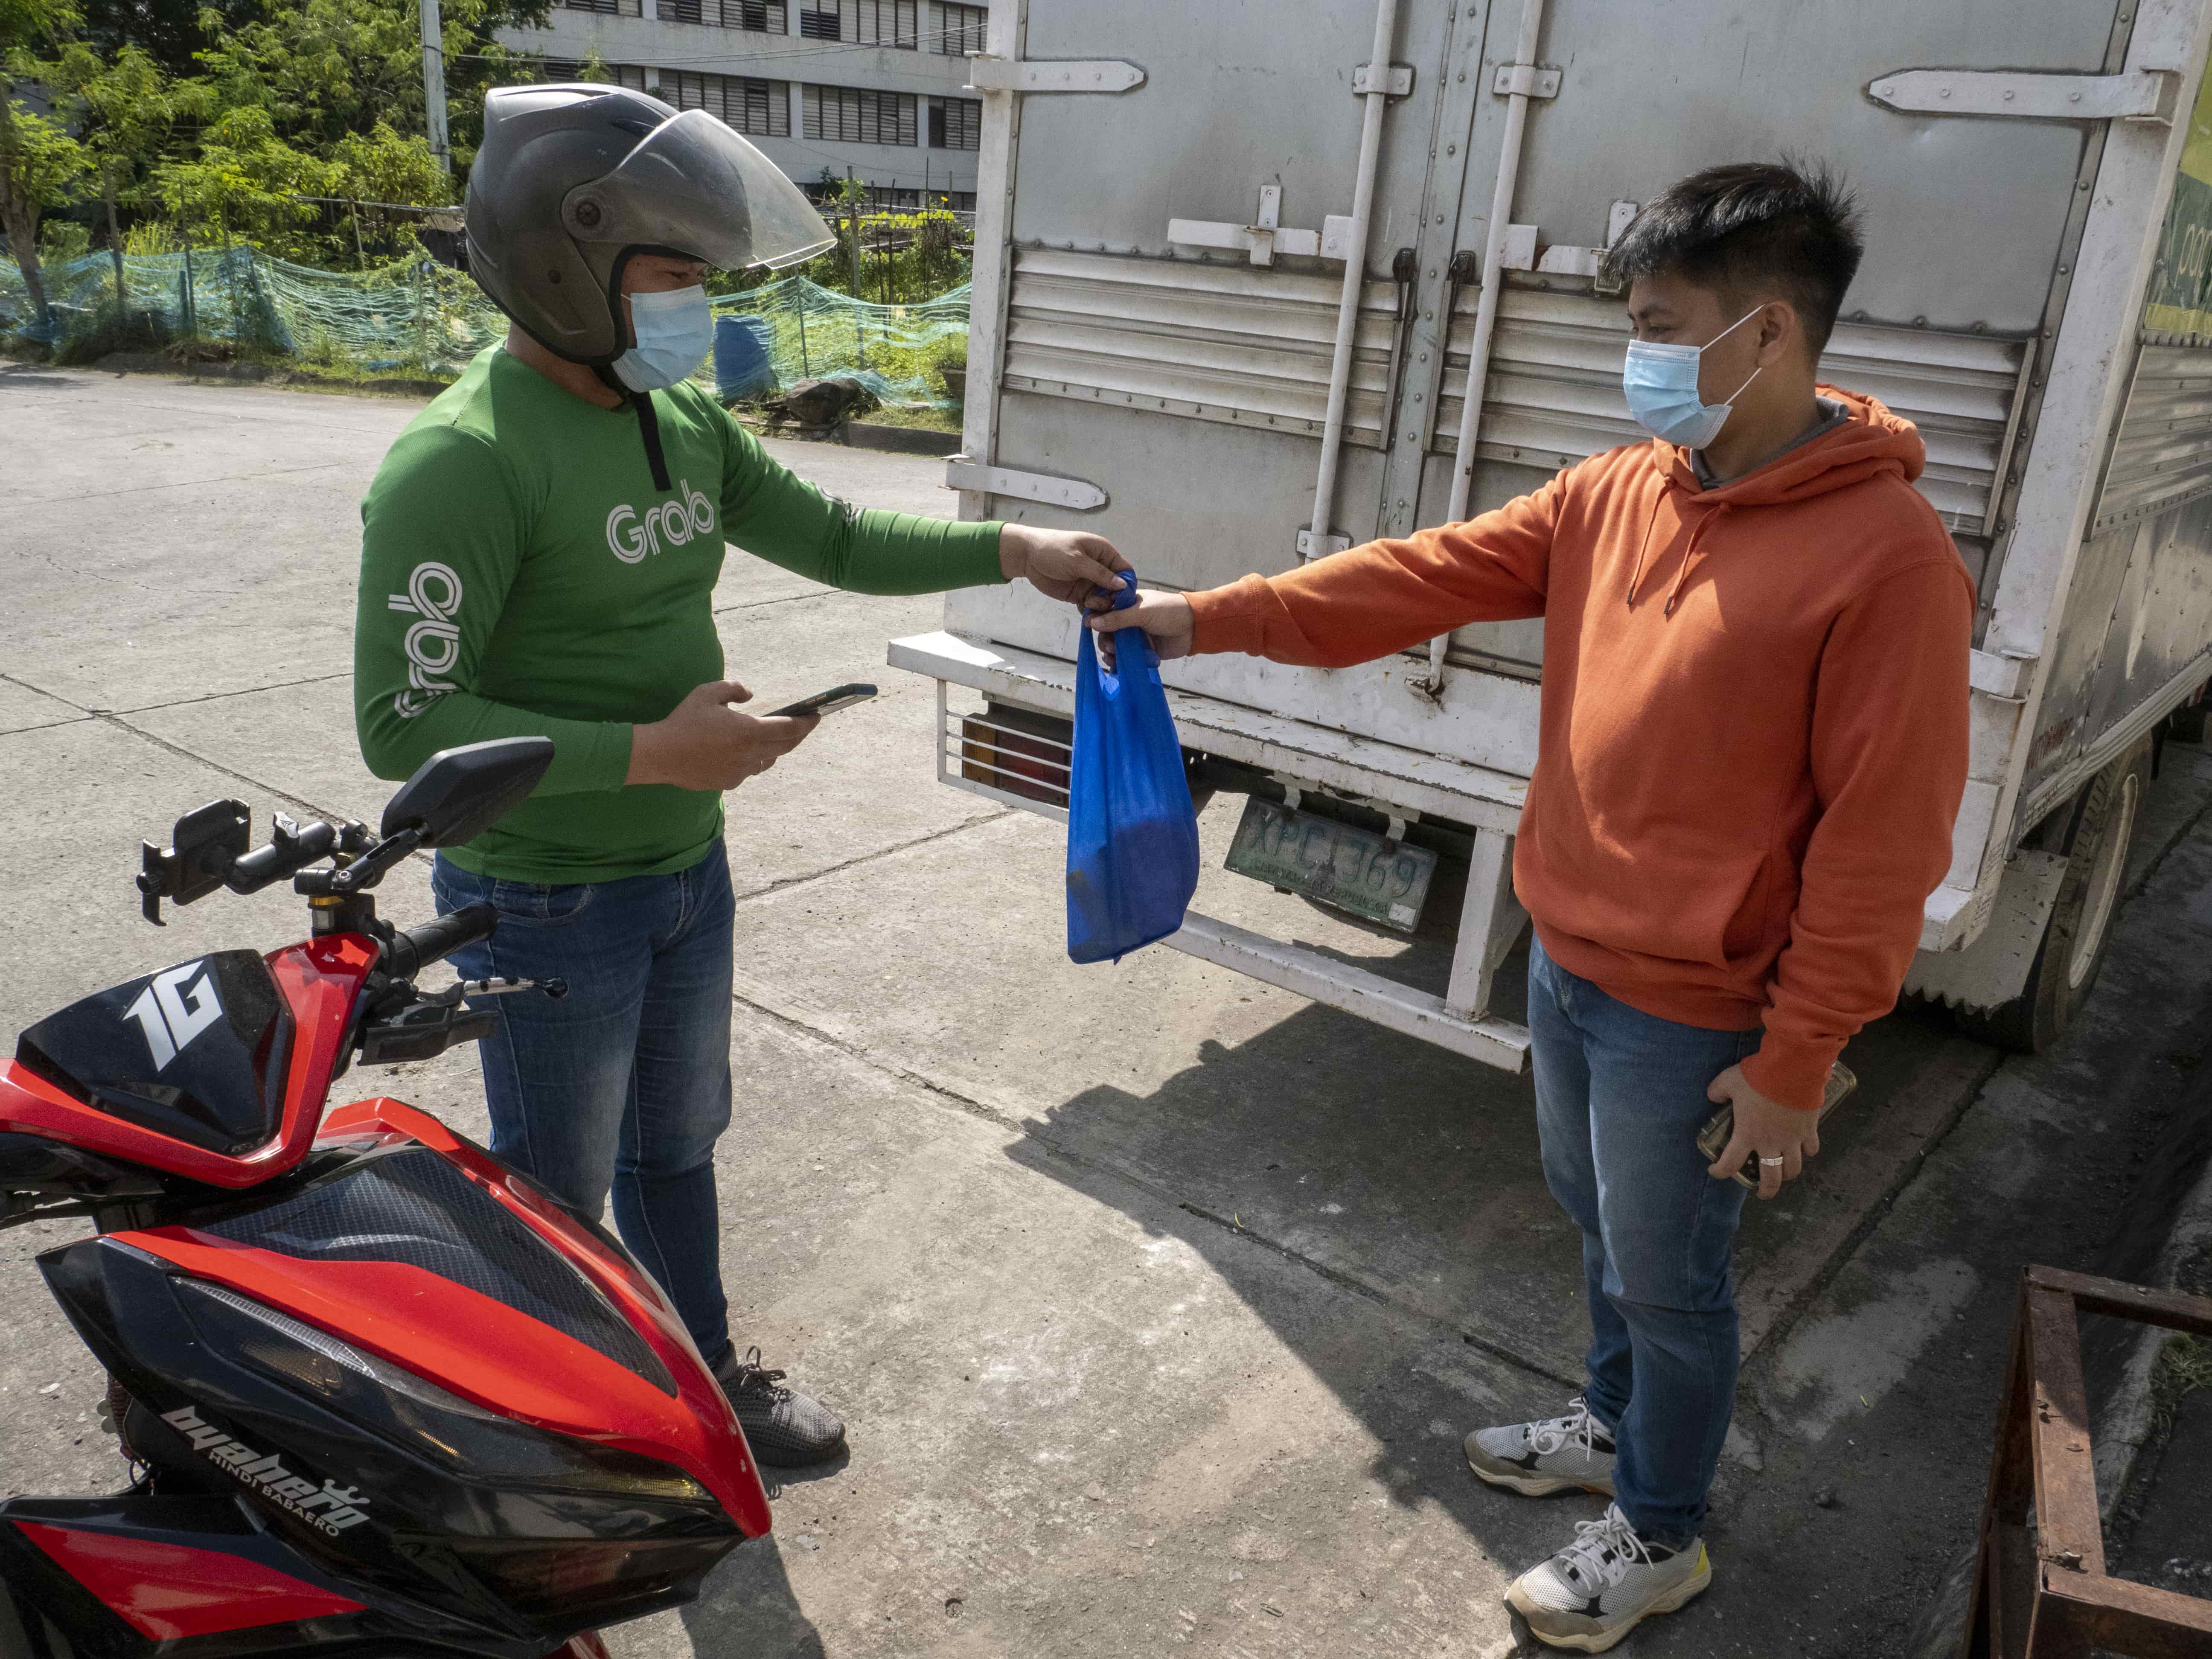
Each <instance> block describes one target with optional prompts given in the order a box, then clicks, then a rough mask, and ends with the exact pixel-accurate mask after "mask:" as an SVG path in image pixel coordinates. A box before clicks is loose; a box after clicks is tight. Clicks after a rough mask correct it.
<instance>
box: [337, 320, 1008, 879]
mask: <svg viewBox="0 0 2212 1659" xmlns="http://www.w3.org/2000/svg"><path fill="white" fill-rule="evenodd" d="M653 405H654V408H655V410H656V411H657V413H658V415H659V427H660V435H661V443H662V447H663V450H664V453H665V455H666V458H667V470H668V477H669V480H670V483H671V486H672V487H671V489H668V490H666V491H662V490H660V489H656V488H655V487H654V485H653V473H652V470H651V468H650V466H649V465H648V464H647V459H646V453H645V447H644V444H643V442H642V441H641V435H640V433H639V429H638V417H637V415H636V413H635V411H634V410H631V409H629V408H628V407H627V406H625V407H623V408H621V409H616V410H605V409H601V408H599V407H598V406H597V405H595V404H590V403H586V401H585V400H584V399H582V398H579V397H576V396H574V394H573V393H571V392H565V391H563V390H562V388H561V387H559V386H555V385H554V384H553V383H552V382H551V381H550V380H547V379H545V378H544V376H543V375H541V374H538V372H537V371H536V370H535V369H533V368H530V367H529V365H527V364H526V363H524V362H520V361H519V360H517V359H515V358H513V357H510V356H507V353H506V352H505V351H504V350H502V349H500V348H498V347H496V346H495V347H493V348H491V349H489V350H487V351H484V352H483V353H481V354H479V355H478V356H477V358H476V360H475V362H472V363H471V364H470V365H469V368H468V372H467V373H466V374H464V375H463V376H462V377H461V379H460V380H459V381H457V382H456V383H455V384H454V385H453V386H452V387H450V388H449V389H448V390H447V391H446V392H444V393H443V394H441V396H440V397H439V398H437V399H436V400H435V402H434V403H432V404H430V406H429V407H428V409H426V410H423V411H422V414H421V415H419V416H416V419H415V420H414V421H413V422H411V423H410V425H409V427H408V428H407V430H406V431H404V433H402V434H401V435H400V436H399V439H398V442H396V443H394V444H393V445H392V449H391V451H390V453H387V454H386V456H385V458H384V464H383V465H382V466H380V468H379V469H378V470H377V475H376V480H375V482H374V483H373V484H371V485H370V486H369V491H368V497H367V499H365V500H364V501H362V558H361V591H360V595H359V600H358V608H357V611H356V619H355V623H354V720H355V726H356V731H357V732H358V734H359V736H360V739H361V751H362V757H363V758H364V759H365V760H367V762H368V766H369V769H370V770H371V771H373V772H374V773H375V774H376V775H378V776H379V777H382V778H404V777H405V776H407V775H409V774H410V773H411V772H412V771H413V770H414V769H416V767H417V766H419V765H420V764H422V762H423V760H424V759H426V758H427V757H428V756H430V755H431V754H433V753H435V751H436V750H441V749H447V748H451V747H452V746H453V745H454V744H464V743H477V742H481V741H483V739H485V738H507V737H518V736H526V735H529V736H543V737H549V738H552V739H553V744H554V757H553V765H552V769H550V771H549V772H548V773H547V774H546V775H545V780H544V782H543V783H541V784H539V785H538V790H537V793H534V794H533V795H532V796H531V798H530V799H528V800H527V801H526V802H524V803H523V805H521V806H520V807H518V808H517V809H516V810H515V811H513V812H512V813H510V814H509V815H508V816H507V817H506V818H505V819H504V820H502V821H501V823H499V824H498V825H497V826H496V827H495V828H494V829H491V830H489V831H488V832H487V833H485V834H484V835H483V836H479V837H478V838H477V840H475V841H472V842H469V843H468V845H466V846H465V847H460V848H452V849H449V850H450V854H451V856H452V857H453V860H454V861H455V862H456V863H458V864H459V865H461V866H463V867H464V868H465V869H468V870H471V871H473V872H476V873H477V874H480V875H488V876H493V877H497V878H505V879H508V880H513V881H528V882H547V883H558V882H583V881H611V880H615V879H617V878H622V877H624V876H636V875H650V874H658V873H662V872H668V871H672V870H681V869H683V868H684V867H686V866H688V865H690V864H691V863H693V862H695V861H696V860H697V859H698V858H699V857H700V856H701V855H702V854H704V852H705V851H706V849H707V848H708V846H709V845H710V844H711V843H712V842H713V841H714V837H715V836H718V835H719V834H720V832H721V826H722V800H721V797H720V795H719V794H717V793H713V792H711V791H696V790H688V789H678V788H675V787H670V786H665V785H650V786H641V787H625V786H624V784H623V778H624V777H625V776H626V775H628V773H629V752H630V730H631V727H632V726H634V725H636V724H639V723H643V722H649V721H653V720H660V719H663V718H664V717H665V716H666V715H667V714H668V713H669V712H670V710H671V709H673V708H675V707H676V705H677V704H678V702H681V701H682V700H683V699H684V696H686V695H687V694H688V693H689V692H690V691H691V690H692V689H693V688H694V687H696V686H698V685H701V684H705V683H706V682H708V681H710V680H719V679H720V678H723V663H722V646H721V641H720V637H719V636H718V635H716V633H715V631H714V611H713V608H712V604H711V596H712V594H713V592H714V583H715V580H716V579H717V578H718V577H719V576H720V574H721V568H722V553H723V545H724V543H725V542H726V541H730V542H735V543H737V544H738V545H739V546H741V547H743V548H744V549H746V550H748V551H750V552H753V553H757V554H758V555H759V556H761V557H763V558H764V559H767V560H769V561H770V562H773V563H775V564H779V565H781V566H782V567H783V568H786V569H787V570H792V571H796V572H797V573H798V574H800V575H803V576H807V577H810V578H811V579H813V580H816V581H821V582H827V583H829V584H830V585H831V586H836V587H842V588H847V589H850V590H852V591H854V592H862V593H929V592H941V591H943V590H945V589H946V588H952V587H964V586H975V585H978V584H981V583H985V582H995V581H999V580H1002V578H1001V576H1000V570H999V558H998V544H999V526H997V525H995V524H956V523H951V522H947V521H945V520H936V519H924V518H920V517H916V516H914V515H911V514H907V513H878V512H863V511H860V510H858V509H856V508H854V507H848V506H847V505H846V504H845V503H843V502H842V501H836V500H835V499H833V498H832V497H829V496H827V495H823V493H822V492H821V491H820V490H818V489H816V488H814V486H813V485H811V484H808V483H801V482H800V481H799V479H798V478H796V477H793V476H792V474H791V473H790V472H788V471H786V470H785V469H784V468H783V467H781V466H780V465H777V464H776V463H775V461H773V460H771V459H769V456H768V455H767V453H765V452H764V451H763V449H762V448H761V447H760V445H759V443H758V442H757V441H755V439H754V438H753V436H752V435H751V434H750V433H748V432H746V431H745V430H744V428H742V427H740V426H738V424H737V422H734V421H732V419H731V418H730V417H729V416H728V415H726V413H724V412H723V410H721V409H720V408H719V407H718V406H717V405H716V404H715V403H714V400H713V399H712V398H709V397H708V395H707V393H706V392H705V391H704V390H703V389H702V388H700V387H698V386H692V385H690V384H685V385H683V386H676V387H674V388H673V389H671V390H670V391H666V392H656V393H655V394H653Z"/></svg>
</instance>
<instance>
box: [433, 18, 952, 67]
mask: <svg viewBox="0 0 2212 1659" xmlns="http://www.w3.org/2000/svg"><path fill="white" fill-rule="evenodd" d="M598 15H605V14H598ZM659 21H662V22H664V23H665V22H673V21H679V20H677V19H673V18H665V17H664V18H662V19H660V20H659ZM693 27H707V28H718V27H721V25H720V24H712V23H709V24H697V25H694V26H693ZM743 33H747V34H759V33H767V31H765V30H760V29H746V30H744V31H743ZM967 33H968V31H967V30H965V29H949V28H947V29H935V30H929V31H925V32H923V33H920V34H918V35H917V36H916V37H915V40H916V44H915V46H902V45H901V44H899V43H898V42H896V41H868V40H863V41H859V42H841V43H824V44H823V45H820V46H794V47H793V48H791V49H790V50H789V51H779V52H705V53H696V52H695V53H691V54H689V55H686V56H682V57H675V58H663V59H662V60H661V61H662V62H664V63H678V64H719V63H731V62H740V63H744V62H753V61H758V62H760V63H763V64H775V63H789V62H791V61H792V60H793V59H794V58H829V57H836V56H840V55H842V54H845V53H849V52H915V53H917V54H918V55H919V56H922V57H928V58H969V57H973V56H974V55H975V54H974V53H971V52H937V51H933V50H930V49H929V48H928V46H927V43H928V42H932V41H943V40H950V39H951V38H952V37H953V36H954V35H956V34H958V35H962V36H964V35H966V34H967ZM781 38H782V39H784V40H792V39H804V38H805V37H803V36H799V37H794V36H792V35H785V36H782V37H781ZM518 55H520V56H523V57H537V58H543V57H545V56H546V55H547V54H546V52H543V51H540V50H539V49H538V48H536V47H531V46H515V47H510V48H508V49H507V51H506V52H455V53H454V54H453V56H454V57H456V58H478V59H481V60H483V61H486V62H492V63H504V62H508V61H511V60H512V59H513V58H515V57H516V56H518ZM771 78H773V77H771Z"/></svg>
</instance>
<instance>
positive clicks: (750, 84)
mask: <svg viewBox="0 0 2212 1659" xmlns="http://www.w3.org/2000/svg"><path fill="white" fill-rule="evenodd" d="M662 3H664V4H665V3H666V0H662ZM660 99H661V101H662V102H663V103H667V104H673V105H675V106H676V107H677V108H678V109H703V110H705V111H706V112H708V114H709V115H714V116H718V117H720V118H721V119H722V120H724V121H726V122H728V123H729V125H732V126H733V127H735V128H736V129H737V130H738V131H739V132H743V133H749V134H750V135H751V136H752V137H756V138H788V137H791V82H788V81H756V80H753V79H752V78H750V76H739V75H702V74H701V73H699V72H697V71H696V70H668V69H665V70H661V71H660Z"/></svg>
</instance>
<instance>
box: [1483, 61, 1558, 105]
mask: <svg viewBox="0 0 2212 1659" xmlns="http://www.w3.org/2000/svg"><path fill="white" fill-rule="evenodd" d="M1490 89H1491V90H1492V92H1494V93H1496V94H1498V96H1499V97H1500V98H1510V97H1512V96H1514V95H1515V94H1516V93H1517V94H1519V95H1520V96H1522V97H1523V98H1556V97H1558V96H1559V70H1547V69H1538V68H1537V67H1536V66H1535V65H1534V64H1499V65H1498V74H1497V76H1496V77H1495V78H1494V79H1492V82H1491V83H1490Z"/></svg>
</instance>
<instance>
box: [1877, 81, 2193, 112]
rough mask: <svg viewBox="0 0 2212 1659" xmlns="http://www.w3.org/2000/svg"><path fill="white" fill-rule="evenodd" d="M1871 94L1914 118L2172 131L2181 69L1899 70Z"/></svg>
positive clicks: (2178, 99) (1879, 100) (1878, 84)
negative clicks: (2128, 125) (2116, 124)
mask: <svg viewBox="0 0 2212 1659" xmlns="http://www.w3.org/2000/svg"><path fill="white" fill-rule="evenodd" d="M1867 95H1868V96H1869V98H1871V99H1873V100H1875V102H1876V103H1877V104H1887V106H1889V107H1890V108H1892V109H1893V110H1901V111H1903V112H1905V113H1907V114H1912V115H2009V116H2026V117H2027V118H2031V119H2034V120H2043V121H2054V120H2055V121H2111V120H2119V121H2143V122H2148V123H2151V124H2153V125H2158V126H2172V125H2173V116H2174V111H2175V109H2176V108H2177V107H2178V106H2179V103H2180V101H2181V74H2180V71H2179V70H2155V69H2139V70H2131V71H2130V72H2129V73H2128V74H2125V75H2039V74H2034V73H2032V72H2028V71H2025V70H2022V71H2015V70H1897V71H1895V72H1894V73H1893V74H1889V75H1884V76H1878V77H1877V78H1876V79H1875V81H1874V82H1872V83H1871V84H1870V85H1869V87H1868V88H1867Z"/></svg>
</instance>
